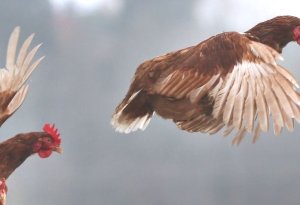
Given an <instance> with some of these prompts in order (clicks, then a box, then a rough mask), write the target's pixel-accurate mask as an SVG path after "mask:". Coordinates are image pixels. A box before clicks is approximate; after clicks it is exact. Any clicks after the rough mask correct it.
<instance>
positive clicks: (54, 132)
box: [43, 123, 61, 145]
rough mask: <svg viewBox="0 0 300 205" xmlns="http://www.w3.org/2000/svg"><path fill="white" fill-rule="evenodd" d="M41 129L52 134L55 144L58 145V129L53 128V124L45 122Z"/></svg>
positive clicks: (59, 140)
mask: <svg viewBox="0 0 300 205" xmlns="http://www.w3.org/2000/svg"><path fill="white" fill-rule="evenodd" d="M43 130H44V131H45V132H47V133H48V134H50V135H51V136H52V138H53V140H54V144H55V145H60V142H61V139H60V137H59V136H60V134H59V132H58V129H56V128H55V126H54V124H52V125H50V124H49V123H46V124H45V125H44V127H43Z"/></svg>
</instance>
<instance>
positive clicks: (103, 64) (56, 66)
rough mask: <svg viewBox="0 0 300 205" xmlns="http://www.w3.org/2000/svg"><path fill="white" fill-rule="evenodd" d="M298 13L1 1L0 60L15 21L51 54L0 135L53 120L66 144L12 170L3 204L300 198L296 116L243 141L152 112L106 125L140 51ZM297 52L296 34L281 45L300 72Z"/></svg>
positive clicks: (254, 4)
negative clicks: (127, 126)
mask: <svg viewBox="0 0 300 205" xmlns="http://www.w3.org/2000/svg"><path fill="white" fill-rule="evenodd" d="M297 4H298V5H297ZM298 12H299V3H297V2H296V1H292V0H285V1H282V2H276V3H274V2H273V1H271V0H267V1H243V2H242V1H240V2H237V1H234V0H186V1H182V0H172V1H169V0H152V1H146V0H144V1H142V0H128V1H126V0H75V1H72V0H51V1H46V0H44V1H41V0H26V1H21V0H19V1H17V0H9V1H4V0H2V1H1V3H0V22H1V24H0V60H1V66H2V67H3V66H4V64H5V62H4V60H5V55H6V46H7V41H8V37H9V34H10V32H11V31H12V29H13V28H14V27H15V26H16V25H20V26H21V28H22V33H21V38H22V40H24V39H25V38H26V37H27V36H28V35H29V34H30V33H32V32H35V33H36V37H35V39H34V43H35V44H37V43H40V42H43V45H42V48H41V49H40V51H39V52H38V56H42V55H45V56H46V58H45V59H44V60H43V62H42V63H41V64H40V66H39V67H38V69H37V70H36V71H35V72H34V73H33V75H32V76H31V78H30V80H29V82H28V83H29V84H30V90H29V95H28V97H27V99H26V100H25V103H24V104H23V105H22V107H21V108H20V109H19V110H18V112H16V113H15V115H14V116H13V117H12V118H10V119H9V120H8V121H7V122H6V123H5V124H4V125H3V126H2V128H1V130H0V136H1V140H4V139H7V138H9V137H12V136H14V135H15V134H17V133H19V132H27V131H34V130H41V128H42V126H43V124H44V123H45V122H55V123H56V125H57V127H58V128H59V129H60V132H61V136H62V140H63V141H62V146H63V148H64V153H63V155H58V154H56V153H54V154H53V155H52V156H51V157H50V158H48V159H40V158H39V157H38V156H32V157H30V158H28V159H27V161H26V162H25V163H24V164H23V165H22V166H21V167H19V168H18V169H17V170H16V171H15V173H14V174H13V175H12V176H11V177H10V178H9V180H8V186H9V193H8V205H10V204H15V205H17V204H31V205H33V204H43V205H53V204H61V205H67V204H72V205H76V204H78V205H79V204H89V205H99V204H100V205H153V204H163V205H182V204H188V205H190V204H191V205H193V204H197V205H198V204H205V205H219V204H223V205H227V204H228V205H229V204H230V205H235V204H243V205H252V204H265V205H267V204H272V205H281V204H285V205H290V204H291V205H292V204H299V200H300V195H299V191H300V160H299V154H300V136H299V131H300V125H299V124H296V128H295V131H294V132H293V133H288V132H287V131H286V130H284V131H283V133H282V135H281V136H280V137H276V136H274V135H273V133H272V132H270V133H264V134H262V136H261V138H260V140H259V141H258V142H257V143H256V144H255V145H253V144H252V143H251V139H250V137H247V139H246V140H245V141H244V142H243V143H242V144H241V145H240V146H239V147H233V146H231V139H232V137H231V138H223V137H222V134H221V133H218V134H216V135H214V136H208V135H204V134H201V133H195V134H189V133H187V132H184V131H181V130H179V129H177V128H176V126H175V125H174V124H173V123H172V122H171V121H165V120H162V119H160V118H159V117H157V116H154V119H153V120H152V121H151V123H150V125H149V126H148V128H147V129H146V130H145V131H144V132H141V131H139V132H135V133H131V134H128V135H125V134H119V133H116V132H114V130H113V128H112V127H111V126H110V117H111V114H112V112H113V110H114V108H115V106H116V105H117V104H118V103H119V102H120V101H121V99H122V98H123V97H124V95H125V93H126V92H127V89H128V86H129V83H130V81H131V78H132V76H133V73H134V71H135V69H136V67H137V66H138V65H139V64H140V63H142V62H143V61H145V60H147V59H150V58H153V57H155V56H158V55H161V54H164V53H166V52H169V51H173V50H177V49H180V48H184V47H188V46H190V45H194V44H197V43H198V42H200V41H202V40H204V39H206V38H208V37H209V36H211V35H215V34H217V33H220V32H223V31H233V30H235V31H245V30H248V29H249V28H251V27H252V26H254V25H255V24H257V23H258V22H261V21H263V20H266V19H269V18H272V17H274V16H277V15H282V14H290V15H297V13H298ZM299 53H300V48H299V47H298V45H296V44H295V43H294V44H290V45H288V46H287V47H286V48H285V50H284V54H283V56H284V58H285V61H284V62H283V65H284V66H286V67H288V68H289V69H290V71H291V72H292V73H294V74H295V76H296V78H297V79H300V72H299V65H300V58H299Z"/></svg>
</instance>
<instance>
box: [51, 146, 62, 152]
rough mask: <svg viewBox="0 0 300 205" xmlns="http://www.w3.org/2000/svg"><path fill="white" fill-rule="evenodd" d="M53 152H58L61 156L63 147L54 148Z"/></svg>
mask: <svg viewBox="0 0 300 205" xmlns="http://www.w3.org/2000/svg"><path fill="white" fill-rule="evenodd" d="M52 151H54V152H57V153H59V154H62V153H63V149H62V148H61V147H58V146H57V147H53V149H52Z"/></svg>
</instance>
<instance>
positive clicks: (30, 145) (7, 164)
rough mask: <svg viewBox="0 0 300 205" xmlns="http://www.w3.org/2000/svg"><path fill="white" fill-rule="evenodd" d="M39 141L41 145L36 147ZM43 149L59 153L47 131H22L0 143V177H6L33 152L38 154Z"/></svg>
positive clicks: (59, 150) (58, 148) (59, 149)
mask: <svg viewBox="0 0 300 205" xmlns="http://www.w3.org/2000/svg"><path fill="white" fill-rule="evenodd" d="M39 143H41V144H42V145H41V146H38V147H37V145H38V144H39ZM44 150H50V151H51V152H52V151H56V152H59V153H61V148H60V147H59V145H55V143H54V140H53V137H52V136H51V135H50V134H49V133H47V132H29V133H22V134H18V135H16V136H15V137H12V138H10V139H8V140H6V141H4V142H2V143H0V179H2V178H5V179H8V177H9V176H10V174H11V173H12V172H13V171H14V170H15V169H16V168H17V167H19V166H20V165H21V164H22V163H23V162H24V161H25V160H26V159H27V158H28V157H29V156H31V155H32V154H35V153H38V154H39V155H40V153H41V151H44ZM50 154H51V153H50ZM40 156H41V155H40ZM41 157H43V158H44V157H48V156H41Z"/></svg>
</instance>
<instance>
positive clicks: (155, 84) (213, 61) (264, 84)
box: [111, 16, 300, 144]
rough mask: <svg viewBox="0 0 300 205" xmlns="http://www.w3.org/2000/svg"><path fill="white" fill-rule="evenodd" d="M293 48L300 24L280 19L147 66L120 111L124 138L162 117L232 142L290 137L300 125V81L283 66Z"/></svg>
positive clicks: (115, 120)
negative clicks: (230, 137) (284, 52)
mask: <svg viewBox="0 0 300 205" xmlns="http://www.w3.org/2000/svg"><path fill="white" fill-rule="evenodd" d="M291 41H295V42H297V43H298V44H299V45H300V19H299V18H297V17H294V16H278V17H275V18H273V19H270V20H267V21H264V22H262V23H259V24H257V25H256V26H254V27H253V28H251V29H250V30H248V31H246V32H245V33H238V32H224V33H221V34H218V35H216V36H212V37H210V38H209V39H207V40H205V41H203V42H201V43H199V44H198V45H195V46H191V47H188V48H185V49H181V50H178V51H175V52H171V53H167V54H166V55H163V56H159V57H156V58H153V59H151V60H148V61H145V62H144V63H142V64H141V65H140V66H139V67H138V68H137V71H136V72H135V75H134V77H133V80H132V83H131V85H130V88H129V91H128V93H127V94H126V96H125V98H124V99H123V101H122V102H121V103H120V104H119V105H118V106H117V108H116V110H115V112H114V114H113V117H112V121H111V123H112V125H113V126H114V127H115V128H116V130H117V131H119V132H124V133H129V132H131V131H136V130H138V129H141V130H144V129H145V128H146V127H147V125H148V123H149V122H150V119H151V117H152V115H153V113H154V112H156V113H157V114H158V115H159V116H161V117H163V118H165V119H172V120H173V121H174V123H176V125H177V126H178V127H179V128H180V129H182V130H186V131H188V132H203V133H209V134H214V133H217V132H218V131H220V130H221V129H222V128H224V135H225V136H226V135H228V134H230V133H231V132H232V131H234V130H235V131H236V137H235V138H234V139H233V141H232V143H233V144H239V143H240V142H241V140H242V139H243V137H244V135H245V133H246V132H249V133H251V134H252V135H253V142H255V141H256V140H257V139H258V136H259V133H260V131H264V132H268V130H269V126H270V123H269V121H271V120H272V121H273V128H274V133H275V134H276V135H278V134H279V133H280V132H281V129H282V127H286V128H287V129H288V130H289V131H292V130H293V128H294V120H296V121H297V122H299V121H300V110H299V108H300V95H299V93H298V92H297V90H296V88H299V85H298V83H297V82H296V80H295V78H294V77H293V75H292V74H291V73H289V71H287V69H285V68H284V67H282V66H281V65H280V64H278V63H277V60H282V57H281V55H280V53H281V52H282V49H283V48H284V47H285V46H286V45H287V44H288V43H289V42H291Z"/></svg>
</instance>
